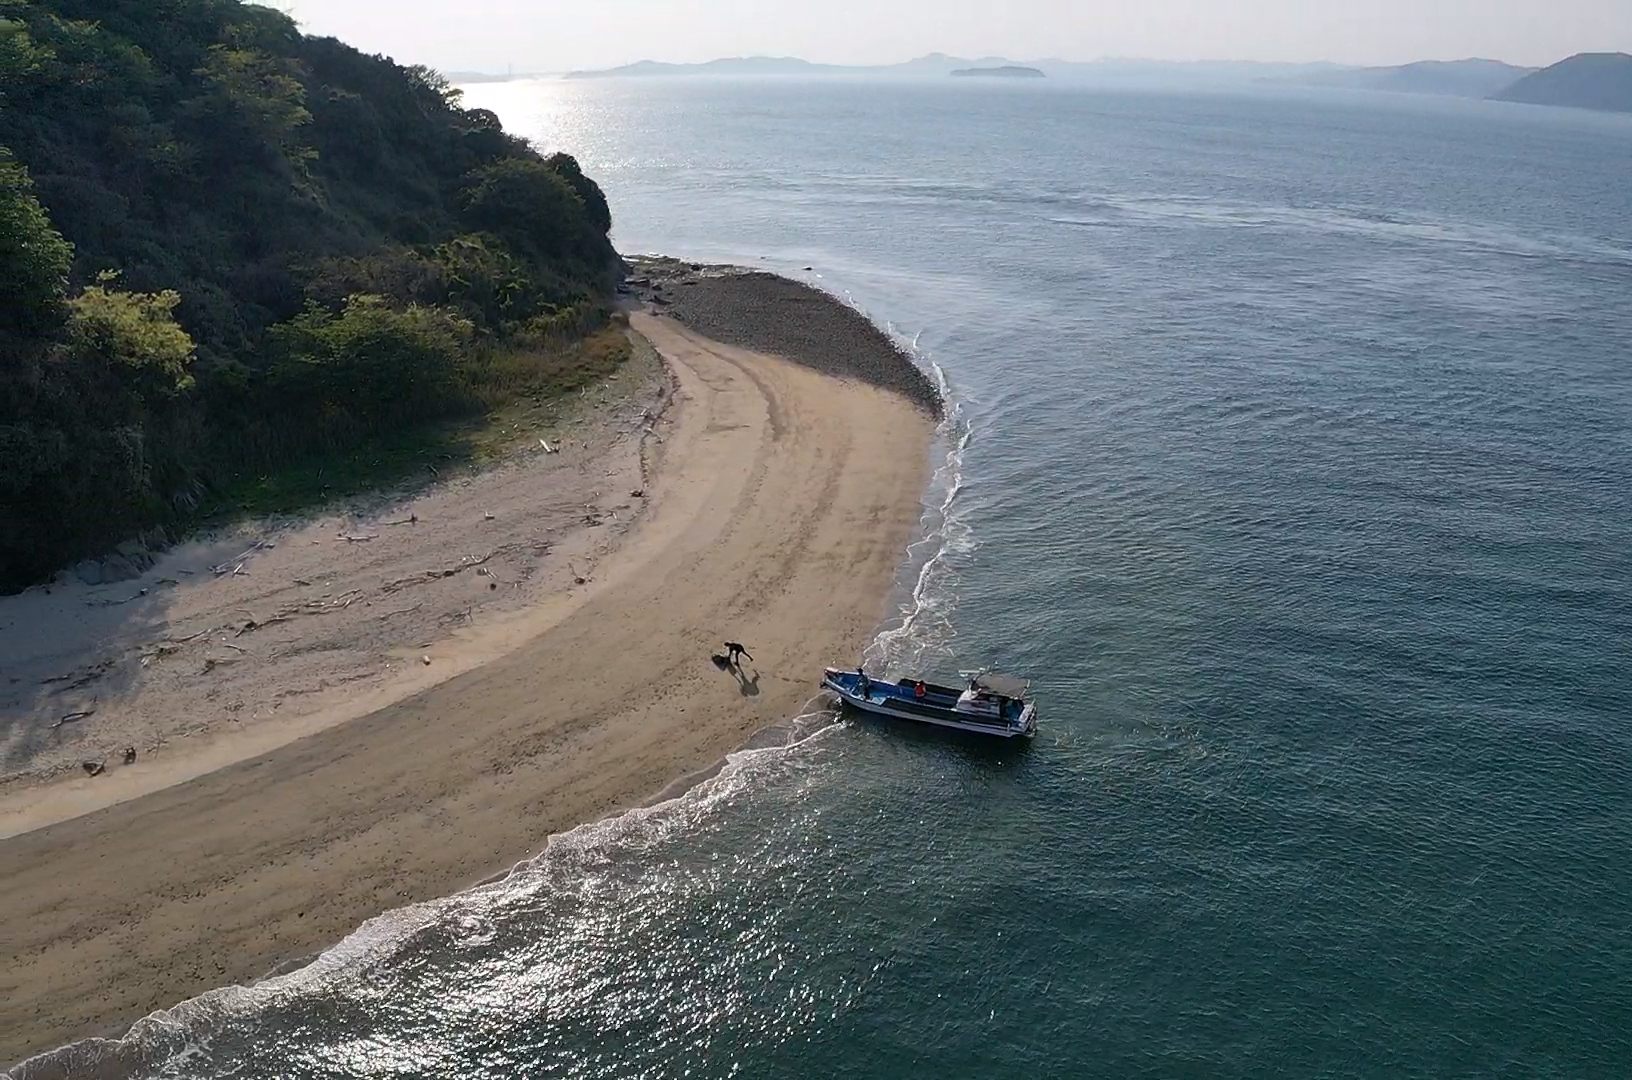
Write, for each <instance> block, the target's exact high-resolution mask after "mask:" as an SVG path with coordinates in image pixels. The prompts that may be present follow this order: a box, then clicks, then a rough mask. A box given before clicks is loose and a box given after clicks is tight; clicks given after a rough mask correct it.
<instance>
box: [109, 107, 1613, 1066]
mask: <svg viewBox="0 0 1632 1080" xmlns="http://www.w3.org/2000/svg"><path fill="white" fill-rule="evenodd" d="M471 100H472V103H473V104H479V105H482V106H485V107H489V108H493V109H495V110H496V111H498V112H499V113H500V115H501V116H503V117H504V118H505V120H506V123H507V125H508V126H509V127H510V128H511V129H512V130H517V131H520V132H522V133H525V134H528V135H532V136H535V137H536V138H538V139H539V141H540V142H541V143H543V144H544V145H546V146H547V147H549V148H552V149H554V148H565V149H568V150H571V151H572V152H574V153H576V154H578V155H579V157H580V158H581V159H582V161H583V164H584V167H585V169H586V171H588V172H590V173H591V174H592V175H594V176H596V177H597V178H599V179H600V180H601V181H602V183H603V184H604V186H605V187H606V189H607V191H608V194H609V196H610V198H611V202H612V205H613V208H614V213H615V215H616V216H617V219H618V225H617V233H616V239H617V241H618V243H619V245H620V247H621V249H622V250H625V251H630V252H638V251H656V252H663V253H668V254H677V255H682V256H687V257H692V258H697V259H717V260H728V261H737V262H746V263H752V264H755V265H761V266H765V267H768V268H771V269H777V270H782V271H786V272H790V273H793V274H794V275H795V276H799V277H803V278H805V279H807V280H813V281H816V282H818V283H819V284H821V285H823V286H824V287H826V288H828V289H830V290H833V291H835V292H838V293H840V294H841V295H844V296H847V297H848V298H850V299H851V300H852V301H853V302H854V303H856V304H858V305H859V306H860V307H862V308H863V309H864V310H865V311H867V312H868V313H869V314H870V315H872V316H873V317H874V318H875V319H877V320H878V321H880V322H881V323H882V324H885V325H887V326H888V327H890V328H891V329H892V330H893V331H894V332H895V333H897V334H898V335H899V336H900V337H901V338H902V340H903V341H904V342H911V343H914V345H915V348H916V350H917V353H918V355H919V357H920V358H921V359H922V361H923V362H924V363H925V364H932V365H934V366H935V367H937V368H938V369H939V370H940V371H941V372H942V373H944V377H945V379H946V380H947V382H948V384H949V385H950V388H951V392H952V395H953V398H954V400H955V401H956V402H957V414H956V416H955V418H954V421H953V423H952V424H951V425H950V426H949V428H948V430H947V432H946V435H947V446H948V448H949V449H950V450H951V451H952V452H951V454H950V455H949V457H948V461H947V466H946V468H945V469H944V470H943V472H942V474H941V475H940V476H939V477H938V478H937V484H936V486H935V488H934V490H933V491H932V492H931V493H930V496H929V498H928V500H927V505H928V507H929V509H928V510H927V511H926V531H927V535H928V537H929V539H928V540H927V541H926V542H925V543H924V544H922V545H920V546H919V548H918V549H916V550H915V552H914V558H913V559H912V560H911V562H910V564H909V567H908V569H907V571H906V572H905V574H904V581H903V585H904V587H905V588H907V589H910V590H912V591H914V592H915V594H916V600H915V601H913V602H911V603H910V604H909V609H910V617H909V618H907V619H906V620H905V622H904V624H901V625H896V626H893V627H892V628H891V629H890V630H889V631H888V632H886V633H885V634H883V635H881V637H880V639H879V642H878V643H877V644H876V645H875V653H876V657H875V660H874V662H875V663H876V664H885V663H894V664H896V665H905V666H909V667H912V668H914V669H916V668H917V667H919V666H924V667H928V668H931V669H933V670H935V671H937V672H939V673H942V674H947V673H951V672H954V671H955V670H956V669H957V668H958V667H960V666H972V665H976V664H983V663H991V664H994V665H996V666H998V667H1000V668H1005V669H1014V670H1018V671H1021V672H1025V673H1030V674H1032V675H1034V676H1035V677H1036V680H1037V684H1038V694H1039V697H1040V699H1041V702H1042V715H1043V729H1042V733H1041V735H1040V736H1039V738H1038V739H1037V741H1036V742H1035V743H1034V744H1033V745H1031V746H1029V747H1025V748H1021V747H1013V746H1005V747H993V746H986V745H982V744H980V743H975V742H967V741H960V740H957V739H953V738H946V737H942V736H939V735H926V734H923V733H920V732H916V731H912V730H905V729H902V728H899V727H889V726H882V725H876V724H872V723H856V722H847V723H845V724H842V725H839V726H829V725H827V724H826V722H825V718H823V717H822V716H819V715H812V716H811V717H807V718H805V719H803V720H802V721H800V722H799V723H798V724H796V725H795V726H794V728H793V730H792V732H791V733H790V735H789V738H791V739H792V740H793V743H794V745H793V746H792V747H791V748H780V749H777V748H772V749H763V750H756V751H752V752H749V753H745V754H743V755H739V756H738V757H737V758H736V759H735V760H734V761H733V763H732V765H731V766H730V767H729V768H728V769H727V770H726V771H725V772H724V773H723V774H722V775H721V776H720V777H718V778H716V779H715V780H712V781H710V782H709V783H707V784H705V785H703V786H702V787H701V788H699V789H698V790H697V791H695V792H693V793H692V794H691V795H689V796H687V797H686V798H684V799H682V800H680V801H678V802H676V803H672V804H668V805H666V806H664V807H660V808H657V809H654V810H647V811H641V812H638V813H636V814H633V815H630V816H628V817H626V818H624V819H620V820H618V821H615V822H610V823H603V824H601V825H597V826H594V827H591V828H588V829H584V830H580V831H579V832H578V833H575V834H572V835H571V836H569V837H566V838H563V839H561V840H559V841H557V842H556V843H555V844H553V845H552V846H551V848H550V849H549V851H547V852H546V853H545V855H544V856H543V857H541V859H540V860H539V861H538V862H537V864H536V865H533V866H531V867H528V868H524V869H523V870H521V871H520V872H518V873H517V874H516V875H515V876H514V877H512V878H511V880H510V881H508V882H506V883H504V884H502V885H500V886H496V887H493V888H489V889H486V890H482V891H479V892H477V893H473V894H469V895H465V896H461V897H455V898H451V899H449V900H447V901H443V902H440V903H438V904H435V905H429V906H427V907H426V908H423V909H418V910H415V911H410V912H405V913H398V914H396V915H393V916H388V917H386V918H385V919H383V920H380V921H378V922H376V923H374V924H371V925H370V926H369V927H367V928H365V930H364V931H363V932H362V933H361V934H359V935H358V936H357V937H356V938H354V939H352V940H351V941H349V942H347V943H346V944H345V945H344V946H342V947H341V948H340V949H339V950H337V951H336V952H335V953H333V954H331V955H330V956H329V957H327V958H326V959H325V960H324V961H323V962H322V963H321V964H319V965H317V966H316V967H314V968H312V969H308V970H307V971H305V972H302V973H299V974H297V975H295V976H292V977H289V978H286V979H283V980H278V981H275V982H273V983H271V984H267V985H265V986H262V987H258V988H256V989H254V990H249V991H242V990H232V991H225V992H222V993H220V994H217V995H213V996H212V998H211V999H210V1000H207V1001H205V1002H202V1003H197V1004H194V1005H189V1006H187V1007H185V1008H183V1009H181V1010H178V1011H177V1012H176V1013H174V1014H172V1015H171V1016H170V1017H165V1018H156V1019H155V1020H153V1021H149V1022H147V1023H145V1024H144V1025H143V1026H142V1028H141V1029H140V1030H139V1032H138V1036H139V1037H138V1039H137V1040H136V1041H137V1042H138V1043H140V1044H141V1045H143V1046H145V1047H146V1048H147V1050H148V1055H147V1056H148V1057H149V1062H148V1064H146V1065H144V1066H143V1067H142V1068H141V1069H140V1070H139V1074H140V1075H151V1076H167V1077H169V1076H173V1077H195V1076H197V1077H204V1076H235V1077H263V1076H264V1077H288V1076H313V1077H315V1076H332V1075H358V1076H362V1075H369V1076H377V1075H388V1074H395V1075H404V1076H420V1075H458V1076H492V1077H506V1076H515V1075H561V1076H586V1077H587V1076H620V1077H622V1076H628V1077H669V1076H683V1075H684V1076H733V1075H743V1076H766V1075H773V1076H784V1075H799V1076H807V1075H808V1076H826V1075H832V1074H842V1075H846V1076H881V1077H884V1076H888V1077H894V1076H901V1075H934V1076H994V1075H1016V1076H1034V1075H1061V1076H1066V1075H1069V1076H1107V1077H1122V1076H1129V1075H1160V1076H1173V1075H1198V1076H1199V1075H1209V1076H1210V1075H1240V1074H1249V1073H1251V1074H1256V1073H1269V1072H1277V1073H1283V1074H1287V1075H1297V1076H1315V1075H1334V1076H1335V1075H1354V1074H1382V1073H1388V1074H1391V1075H1398V1074H1409V1075H1422V1076H1444V1075H1453V1074H1459V1075H1465V1074H1478V1075H1512V1076H1521V1075H1522V1076H1529V1075H1568V1076H1576V1075H1581V1076H1586V1075H1616V1074H1620V1073H1622V1072H1624V1070H1625V1069H1626V1062H1627V1061H1632V982H1629V976H1628V972H1629V971H1632V929H1629V927H1632V899H1629V898H1632V860H1629V859H1628V858H1627V853H1628V851H1632V679H1629V675H1628V658H1629V657H1632V614H1629V612H1632V513H1629V511H1632V505H1629V503H1632V188H1629V187H1628V185H1627V184H1626V177H1627V176H1629V175H1632V118H1624V117H1613V116H1598V115H1594V114H1588V113H1576V112H1571V111H1566V110H1545V109H1531V108H1525V107H1517V106H1498V105H1489V104H1484V103H1470V102H1460V101H1450V100H1438V99H1414V98H1395V97H1390V96H1386V95H1372V96H1367V95H1327V96H1314V95H1309V96H1293V95H1286V94H1269V93H1247V94H1237V95H1199V94H1191V95H1178V94H1175V95H1159V94H1135V93H1112V92H1102V91H1090V90H1085V89H1071V88H1067V87H1061V86H1051V85H1044V86H1032V85H1029V84H1028V85H1026V86H1010V85H996V86H993V85H982V86H968V85H963V84H956V85H952V86H939V85H927V84H925V85H915V84H899V83H891V84H868V83H864V82H858V83H851V82H844V83H818V82H808V83H807V82H797V81H783V82H776V81H772V82H732V81H695V82H640V81H627V82H599V83H582V84H577V83H566V84H556V83H541V84H511V85H497V86H483V87H477V88H472V91H471ZM806 267H809V268H811V269H810V270H808V271H807V270H805V269H804V268H806ZM826 659H827V658H812V664H813V671H814V666H815V665H817V664H819V663H820V662H822V661H824V660H826ZM84 1052H85V1053H86V1054H91V1053H96V1052H100V1051H96V1050H93V1049H92V1048H86V1049H85V1051H84Z"/></svg>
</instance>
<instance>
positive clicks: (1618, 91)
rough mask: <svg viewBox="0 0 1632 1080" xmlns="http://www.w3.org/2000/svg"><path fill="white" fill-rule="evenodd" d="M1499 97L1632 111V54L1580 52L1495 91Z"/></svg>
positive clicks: (1614, 110) (1526, 101) (1523, 101)
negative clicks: (1497, 91)
mask: <svg viewBox="0 0 1632 1080" xmlns="http://www.w3.org/2000/svg"><path fill="white" fill-rule="evenodd" d="M1493 96H1494V97H1495V98H1496V100H1498V101H1516V102H1520V103H1522V104H1527V105H1564V106H1571V107H1574V108H1578V109H1598V110H1602V111H1605V112H1632V56H1629V55H1628V54H1626V53H1579V54H1577V55H1575V56H1572V57H1570V58H1569V59H1568V60H1561V61H1559V62H1558V63H1556V64H1554V65H1553V66H1552V67H1549V68H1543V69H1542V70H1540V71H1538V72H1535V73H1534V74H1532V75H1528V76H1526V77H1525V78H1523V79H1520V80H1519V81H1518V82H1516V83H1514V84H1513V85H1512V86H1509V87H1506V88H1505V89H1503V90H1502V91H1500V92H1499V93H1496V94H1495V95H1493Z"/></svg>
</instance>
